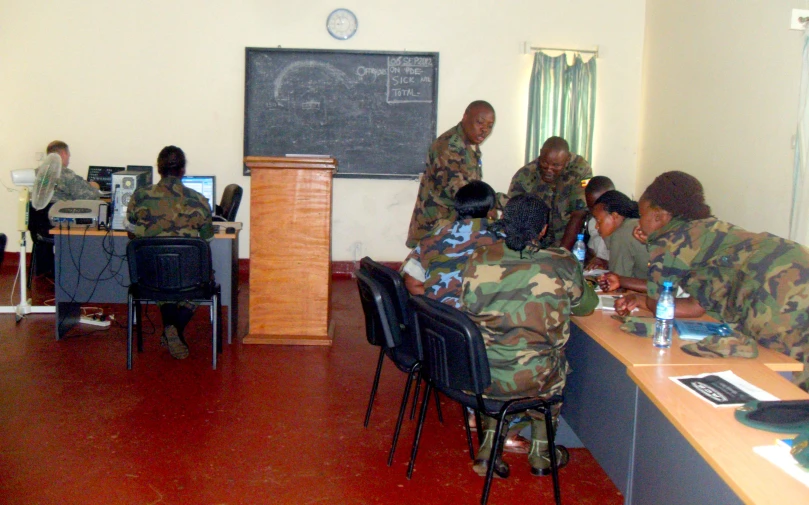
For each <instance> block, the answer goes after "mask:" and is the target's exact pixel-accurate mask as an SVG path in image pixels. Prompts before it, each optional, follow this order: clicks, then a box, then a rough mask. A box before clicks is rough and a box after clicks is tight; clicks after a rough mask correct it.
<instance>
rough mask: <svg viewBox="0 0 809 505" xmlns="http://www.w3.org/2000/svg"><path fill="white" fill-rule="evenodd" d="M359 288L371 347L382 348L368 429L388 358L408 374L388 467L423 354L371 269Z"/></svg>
mask: <svg viewBox="0 0 809 505" xmlns="http://www.w3.org/2000/svg"><path fill="white" fill-rule="evenodd" d="M355 275H356V277H357V287H358V289H359V293H360V301H361V302H362V310H363V312H364V313H365V334H366V337H367V338H368V342H369V343H370V344H371V345H376V346H379V360H378V361H377V366H376V373H375V374H374V383H373V386H371V398H370V399H369V400H368V410H367V411H366V412H365V423H364V426H365V427H366V428H367V427H368V421H369V420H370V418H371V409H372V407H373V404H374V398H375V397H376V390H377V386H378V385H379V375H380V373H381V372H382V363H383V362H384V361H385V355H387V356H388V357H389V358H390V360H391V361H392V362H393V363H394V364H395V365H396V368H398V369H399V370H401V371H402V372H404V373H406V374H407V382H406V383H405V389H404V393H403V395H402V403H401V406H400V407H399V416H398V417H397V419H396V428H395V430H394V432H393V442H392V443H391V447H390V453H389V455H388V466H390V465H391V464H393V456H394V454H395V453H396V444H397V442H398V440H399V432H400V430H401V428H402V420H403V419H404V414H405V411H406V410H407V399H408V398H409V396H410V389H411V386H412V384H413V381H414V380H417V379H418V377H419V369H420V368H421V362H420V360H419V358H420V355H421V351H420V349H418V341H417V340H416V338H415V334H414V333H410V332H408V331H407V330H405V329H404V327H403V325H400V324H399V322H398V321H397V320H396V316H395V315H394V314H395V311H394V308H393V306H394V303H393V300H391V298H390V296H389V294H388V292H387V290H385V288H384V287H382V285H381V284H380V283H379V282H377V281H376V280H375V279H374V278H373V277H372V276H371V274H370V272H368V271H367V270H359V271H358V272H356V274H355Z"/></svg>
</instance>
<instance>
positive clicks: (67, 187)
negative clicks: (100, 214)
mask: <svg viewBox="0 0 809 505" xmlns="http://www.w3.org/2000/svg"><path fill="white" fill-rule="evenodd" d="M47 153H48V154H51V153H57V154H58V155H59V157H60V158H62V172H61V174H60V175H59V180H58V181H56V187H55V188H54V190H53V197H52V198H51V203H53V202H59V201H63V200H66V201H68V200H97V199H98V198H100V196H101V194H100V193H99V190H98V184H96V183H95V182H87V181H86V180H84V178H82V177H79V175H78V174H76V172H74V171H73V170H71V169H69V168H68V165H69V164H70V148H69V147H68V145H67V144H65V143H64V142H62V141H61V140H54V141H53V142H51V143H50V144H48V148H47Z"/></svg>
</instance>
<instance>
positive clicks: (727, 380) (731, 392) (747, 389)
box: [669, 370, 778, 407]
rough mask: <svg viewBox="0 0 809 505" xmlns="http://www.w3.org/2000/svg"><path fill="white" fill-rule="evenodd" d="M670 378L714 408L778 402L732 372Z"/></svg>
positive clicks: (775, 398)
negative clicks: (749, 403)
mask: <svg viewBox="0 0 809 505" xmlns="http://www.w3.org/2000/svg"><path fill="white" fill-rule="evenodd" d="M669 378H670V379H671V380H673V381H674V382H675V383H676V384H678V385H680V386H682V387H684V388H685V389H687V390H688V391H689V392H691V393H692V394H693V395H695V396H696V397H698V398H700V399H702V400H703V401H706V402H708V403H710V404H711V405H713V406H714V407H737V406H739V405H744V404H745V403H747V402H749V401H751V400H778V398H777V397H775V396H773V395H771V394H770V393H768V392H766V391H764V390H763V389H760V388H758V387H756V386H754V385H752V384H750V383H749V382H747V381H746V380H744V379H742V378H741V377H739V376H738V375H736V374H735V373H733V372H731V371H730V370H726V371H723V372H715V373H704V374H701V375H687V376H681V377H669Z"/></svg>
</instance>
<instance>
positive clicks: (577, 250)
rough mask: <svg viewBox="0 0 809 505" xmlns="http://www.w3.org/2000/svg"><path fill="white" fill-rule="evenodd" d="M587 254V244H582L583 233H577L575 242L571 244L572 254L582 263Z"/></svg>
mask: <svg viewBox="0 0 809 505" xmlns="http://www.w3.org/2000/svg"><path fill="white" fill-rule="evenodd" d="M586 254H587V246H586V245H584V234H583V233H579V235H578V236H577V237H576V243H575V244H574V245H573V256H575V257H576V259H577V260H579V263H584V257H585V255H586Z"/></svg>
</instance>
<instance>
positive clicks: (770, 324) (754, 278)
mask: <svg viewBox="0 0 809 505" xmlns="http://www.w3.org/2000/svg"><path fill="white" fill-rule="evenodd" d="M647 247H648V249H649V261H650V267H649V281H648V286H647V287H648V292H649V296H650V297H652V298H655V299H656V298H657V297H658V296H659V286H661V285H662V283H663V281H666V280H670V281H672V282H673V283H674V284H675V285H679V286H680V287H682V288H683V289H684V290H685V291H686V292H687V293H688V294H689V295H691V296H692V297H694V298H695V299H696V300H697V301H698V302H699V304H700V305H701V306H702V307H703V308H704V309H705V310H706V311H707V312H708V314H709V315H710V316H712V317H714V318H716V319H719V320H722V321H724V322H726V323H728V325H730V326H731V327H733V329H734V330H736V331H738V332H740V333H743V334H745V335H748V336H751V337H754V338H755V339H756V340H757V341H758V342H759V343H760V344H761V345H763V346H765V347H768V348H771V349H775V350H777V351H779V352H782V353H784V354H787V355H789V356H792V357H793V358H795V359H798V360H801V361H803V362H806V361H807V359H809V250H807V249H806V248H805V247H803V246H801V245H800V244H796V243H795V242H792V241H790V240H786V239H782V238H780V237H777V236H775V235H771V234H769V233H751V232H748V231H745V230H743V229H741V228H739V227H736V226H734V225H732V224H730V223H726V222H724V221H719V220H718V219H715V218H708V219H699V220H694V221H684V220H682V219H672V220H671V222H669V223H668V224H667V225H666V226H664V227H663V228H661V229H659V230H657V231H655V232H654V233H652V234H651V235H649V238H648V241H647ZM805 373H806V372H805ZM805 379H806V378H805V377H804V379H803V380H804V381H805ZM801 387H804V386H801Z"/></svg>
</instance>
